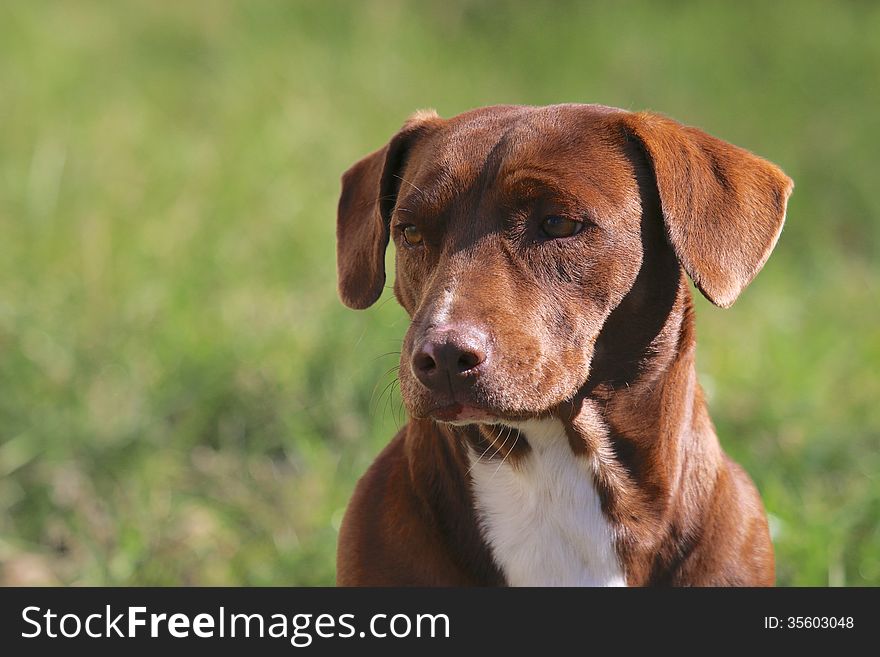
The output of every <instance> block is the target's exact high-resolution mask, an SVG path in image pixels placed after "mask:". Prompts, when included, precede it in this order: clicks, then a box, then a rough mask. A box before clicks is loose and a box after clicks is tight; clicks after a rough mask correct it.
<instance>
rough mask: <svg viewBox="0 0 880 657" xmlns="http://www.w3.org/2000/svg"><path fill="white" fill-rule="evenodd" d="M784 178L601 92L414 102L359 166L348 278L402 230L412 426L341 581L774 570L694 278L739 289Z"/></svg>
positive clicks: (375, 264) (350, 533) (741, 576)
mask: <svg viewBox="0 0 880 657" xmlns="http://www.w3.org/2000/svg"><path fill="white" fill-rule="evenodd" d="M792 186H793V185H792V182H791V180H790V179H789V178H788V177H786V175H785V174H784V173H783V172H782V171H780V170H779V169H778V168H777V167H776V166H774V165H773V164H771V163H769V162H767V161H765V160H762V159H760V158H759V157H757V156H755V155H752V154H751V153H749V152H747V151H745V150H742V149H740V148H737V147H735V146H732V145H730V144H728V143H725V142H723V141H720V140H718V139H715V138H714V137H711V136H709V135H707V134H705V133H703V132H701V131H699V130H696V129H694V128H689V127H684V126H682V125H680V124H678V123H676V122H674V121H671V120H669V119H667V118H664V117H661V116H658V115H655V114H649V113H638V114H634V113H630V112H626V111H622V110H617V109H613V108H610V107H603V106H599V105H555V106H550V107H517V106H498V107H487V108H484V109H478V110H474V111H471V112H467V113H465V114H461V115H460V116H457V117H455V118H452V119H448V120H444V119H441V118H440V117H438V116H437V115H436V114H435V113H434V112H419V113H417V114H416V115H414V116H413V117H412V118H410V119H409V121H407V122H406V124H405V125H404V126H403V128H402V130H401V131H400V132H398V133H397V134H396V135H395V136H394V137H393V138H392V139H391V141H390V142H389V144H388V145H387V146H385V147H384V148H382V149H381V150H379V151H376V152H375V153H373V154H372V155H369V156H367V157H366V158H364V159H363V160H361V161H360V162H358V163H357V164H355V165H354V166H353V167H352V168H351V169H349V170H348V171H347V172H346V173H345V175H344V176H343V179H342V196H341V199H340V201H339V216H338V224H337V240H338V241H337V255H338V270H339V292H340V295H341V297H342V300H343V301H344V302H345V303H346V304H347V305H348V306H350V307H352V308H366V307H367V306H370V305H371V304H372V303H373V302H375V301H376V299H377V298H378V297H379V295H380V294H381V292H382V289H383V286H384V282H385V272H384V252H385V247H386V246H387V244H388V241H389V239H393V240H394V243H395V246H396V252H397V261H396V262H397V268H396V269H397V271H396V278H395V282H394V293H395V296H396V297H397V299H398V301H399V302H400V303H401V304H402V305H403V307H404V308H405V309H406V311H407V312H408V313H409V315H410V317H411V319H412V323H411V325H410V327H409V330H408V331H407V334H406V337H405V339H404V342H403V349H402V352H401V360H400V374H399V376H400V385H401V392H402V395H403V400H404V402H405V404H406V407H407V409H408V411H409V414H410V416H411V419H410V421H409V422H408V424H407V425H406V426H405V427H404V428H403V429H402V430H401V431H400V433H399V434H398V435H397V436H396V437H395V438H394V440H393V441H392V442H391V444H390V445H388V447H387V448H386V449H385V450H384V451H383V452H382V454H381V455H380V456H379V457H378V458H377V460H376V461H375V463H373V465H372V467H371V468H370V469H369V471H368V472H367V473H366V474H365V475H364V476H363V478H362V479H361V480H360V482H359V483H358V486H357V489H356V491H355V493H354V497H353V498H352V500H351V503H350V504H349V507H348V511H347V513H346V516H345V520H344V522H343V525H342V528H341V531H340V536H339V551H338V563H337V566H338V569H337V573H338V574H337V579H338V583H339V584H342V585H422V586H437V585H501V584H509V585H551V586H553V585H631V586H634V585H646V584H671V585H769V584H772V583H773V581H774V562H773V549H772V546H771V543H770V537H769V533H768V529H767V520H766V518H765V515H764V510H763V507H762V504H761V500H760V498H759V496H758V493H757V491H756V490H755V487H754V486H753V484H752V483H751V481H750V480H749V478H748V476H747V475H746V474H745V472H743V470H742V469H741V468H740V467H739V466H737V465H736V464H735V463H733V462H732V461H731V460H730V459H729V458H728V457H727V456H726V455H725V454H724V452H723V451H722V450H721V447H720V446H719V444H718V439H717V437H716V436H715V431H714V429H713V426H712V423H711V421H710V419H709V416H708V414H707V411H706V406H705V404H704V401H703V395H702V392H701V390H700V387H699V385H698V383H697V379H696V373H695V368H694V340H695V337H694V323H693V311H692V301H691V296H690V290H689V287H688V285H687V280H686V278H685V275H684V272H687V274H689V275H690V277H691V278H692V279H693V281H694V283H696V285H697V287H698V288H699V289H700V291H701V292H702V293H703V294H704V295H705V296H706V297H707V298H709V300H711V301H712V302H713V303H715V304H717V305H719V306H723V307H727V306H729V305H730V304H732V303H733V302H734V300H735V299H736V297H737V296H738V295H739V293H740V292H741V291H742V289H743V288H744V287H745V286H746V285H747V284H748V283H749V282H750V281H751V280H752V278H753V277H754V276H755V275H756V274H757V272H758V271H759V270H760V269H761V267H762V266H763V264H764V262H765V261H766V260H767V257H768V256H769V255H770V251H771V250H772V249H773V246H774V244H775V243H776V240H777V238H778V237H779V233H780V231H781V229H782V224H783V221H784V219H785V208H786V203H787V200H788V196H789V194H790V193H791V190H792ZM682 270H683V271H682Z"/></svg>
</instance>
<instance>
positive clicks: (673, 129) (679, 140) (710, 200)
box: [622, 112, 794, 308]
mask: <svg viewBox="0 0 880 657" xmlns="http://www.w3.org/2000/svg"><path fill="white" fill-rule="evenodd" d="M622 120H623V121H624V124H625V128H626V130H627V132H629V133H631V134H632V135H633V136H635V138H636V139H637V140H638V141H639V142H641V144H642V146H643V148H644V150H645V153H646V155H647V157H648V160H649V162H650V164H651V166H652V168H653V171H654V178H655V179H656V181H657V191H658V192H659V195H660V206H661V210H662V212H663V220H664V222H665V224H666V233H667V236H668V238H669V242H670V243H671V244H672V248H673V249H674V250H675V254H676V255H677V256H678V260H679V262H681V264H682V266H683V267H684V268H685V271H687V273H688V275H690V277H691V279H693V281H694V283H695V284H696V286H697V287H698V288H699V289H700V291H701V292H702V293H703V294H704V295H705V296H706V298H707V299H709V300H710V301H711V302H712V303H714V304H715V305H717V306H721V307H722V308H727V307H728V306H730V305H731V304H732V303H733V302H734V301H735V300H736V298H737V297H738V296H739V294H740V292H742V290H743V289H744V288H745V287H746V285H748V284H749V283H750V282H751V280H752V279H753V278H754V277H755V275H756V274H757V273H758V272H759V271H760V270H761V267H763V266H764V263H765V262H766V261H767V258H768V257H769V256H770V252H771V251H772V250H773V247H774V246H775V245H776V240H777V239H779V233H780V232H781V231H782V224H783V222H784V221H785V208H786V203H787V202H788V197H789V195H790V194H791V190H792V189H793V188H794V183H793V182H792V181H791V179H790V178H789V177H788V176H786V175H785V174H784V173H783V172H782V171H781V170H780V169H779V168H778V167H777V166H775V165H774V164H772V163H770V162H768V161H767V160H764V159H762V158H760V157H758V156H757V155H753V154H752V153H750V152H748V151H746V150H744V149H742V148H738V147H736V146H734V145H732V144H728V143H727V142H725V141H722V140H720V139H716V138H715V137H712V136H710V135H707V134H706V133H705V132H702V131H701V130H697V129H696V128H690V127H685V126H683V125H681V124H679V123H677V122H675V121H672V120H670V119H667V118H665V117H663V116H659V115H657V114H652V113H648V112H642V113H638V114H625V115H624V116H623V118H622Z"/></svg>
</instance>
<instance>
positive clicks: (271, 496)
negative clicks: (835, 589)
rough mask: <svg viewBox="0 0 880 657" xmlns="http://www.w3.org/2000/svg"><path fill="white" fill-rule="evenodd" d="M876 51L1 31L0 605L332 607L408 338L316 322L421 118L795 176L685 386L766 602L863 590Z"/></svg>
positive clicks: (84, 5)
mask: <svg viewBox="0 0 880 657" xmlns="http://www.w3.org/2000/svg"><path fill="white" fill-rule="evenodd" d="M878 35H880V6H878V5H877V4H872V3H828V2H810V1H797V2H778V3H765V2H741V3H717V4H716V3H705V2H700V3H694V4H688V3H674V4H673V3H665V2H642V3H636V2H619V3H602V4H598V3H596V4H594V3H575V2H555V3H525V2H519V3H518V2H491V3H490V2H486V3H483V2H465V1H462V0H442V1H437V2H418V3H416V2H412V3H403V2H355V1H351V2H341V1H321V2H306V1H300V2H285V1H279V2H248V1H242V2H208V1H204V2H186V3H172V2H151V1H148V0H144V1H142V2H118V3H107V2H97V1H96V2H42V1H39V2H38V1H34V2H25V1H21V2H9V3H3V5H2V6H0V126H2V129H0V582H2V583H4V584H20V583H37V584H43V583H65V584H113V585H116V584H300V585H318V584H331V583H332V582H333V578H334V553H335V541H336V528H337V526H338V523H339V521H340V518H341V514H342V512H343V509H344V506H345V503H346V501H347V499H348V496H349V494H350V493H351V490H352V487H353V486H354V483H355V481H356V479H357V477H358V476H359V474H360V473H361V472H363V471H364V469H365V468H366V467H367V465H368V464H369V463H370V461H371V460H372V458H373V456H374V455H375V454H376V453H377V452H378V450H379V449H380V448H381V447H382V446H383V445H384V444H385V443H386V442H387V441H388V439H389V438H390V437H391V435H392V434H393V432H394V430H395V428H396V426H397V425H398V424H399V423H400V422H401V421H402V419H403V416H402V414H401V409H400V404H399V400H398V399H397V397H396V396H394V395H393V394H389V392H388V391H387V390H384V389H385V386H386V385H387V384H388V383H389V382H390V379H389V377H388V376H387V375H385V374H384V373H385V372H386V371H387V370H388V369H389V368H390V367H392V366H393V365H394V364H395V361H396V356H394V355H391V356H382V354H386V353H387V352H391V351H395V350H396V349H397V348H398V346H397V345H398V343H399V340H400V338H401V337H402V335H403V333H404V331H405V328H406V319H405V316H404V314H403V313H402V311H400V310H399V309H398V308H397V306H396V304H395V302H394V301H393V298H392V299H391V300H390V301H389V300H388V299H389V298H390V297H391V295H390V292H386V295H385V298H384V299H383V302H380V304H379V305H378V306H376V307H374V308H372V309H370V310H369V311H366V312H362V313H357V312H354V311H349V310H346V309H344V308H343V307H342V305H341V304H340V303H339V302H338V300H337V298H336V292H335V264H334V258H335V251H334V221H335V205H336V201H337V195H338V191H339V187H338V180H339V175H340V174H341V172H342V171H343V170H344V169H345V168H347V167H348V166H349V165H350V164H351V163H353V162H354V161H355V160H356V159H358V158H359V157H361V156H362V155H364V154H366V153H367V152H368V151H370V150H372V149H374V148H377V147H379V146H380V145H382V144H383V143H384V142H385V140H386V139H387V138H388V137H389V136H390V135H391V134H392V133H393V132H394V131H395V130H396V129H397V128H398V127H399V126H400V124H401V123H402V122H403V120H404V119H405V118H406V116H407V115H408V114H409V113H410V112H411V111H413V110H415V109H417V108H421V107H426V106H427V107H435V108H436V109H437V110H438V111H439V112H440V113H441V114H442V115H444V116H451V115H453V114H457V113H459V112H461V111H464V110H466V109H469V108H471V107H475V106H480V105H486V104H495V103H527V104H544V103H553V102H562V101H577V102H601V103H604V104H609V105H616V106H620V107H624V108H628V109H653V110H657V111H661V112H663V113H666V114H669V115H671V116H673V117H675V118H677V119H679V120H681V121H683V122H686V123H691V124H696V125H698V126H700V127H703V128H704V129H706V130H707V131H709V132H711V133H713V134H715V135H717V136H719V137H722V138H724V139H727V140H729V141H732V142H733V143H736V144H738V145H741V146H744V147H746V148H749V149H751V150H754V151H755V152H757V153H759V154H760V155H763V156H765V157H767V158H769V159H771V160H773V161H775V162H777V163H779V164H780V165H781V166H782V167H783V168H784V169H785V170H786V171H787V173H788V174H789V175H791V176H792V177H793V178H794V179H795V181H796V189H795V193H794V196H793V197H792V200H791V204H790V207H789V213H788V223H787V225H786V228H785V231H784V232H783V235H782V239H781V240H780V242H779V246H778V247H777V249H776V252H775V254H774V255H773V257H772V258H771V259H770V261H769V263H768V264H767V266H766V268H765V269H764V271H763V273H762V274H761V275H760V276H759V277H758V279H757V280H756V282H755V283H754V285H753V286H752V287H751V288H750V289H749V290H748V291H747V292H746V293H745V294H744V295H743V297H741V299H740V300H739V301H738V303H737V304H736V305H735V306H734V307H733V308H732V309H731V310H727V311H721V310H717V309H715V308H713V307H712V306H710V305H709V304H708V303H706V302H705V301H703V300H702V298H700V299H699V300H698V302H697V305H698V308H697V313H698V329H699V334H700V340H699V354H698V365H699V368H700V372H701V377H702V382H703V385H704V387H705V388H706V390H707V394H708V397H709V401H710V409H711V412H712V416H713V418H714V420H715V422H716V424H717V428H718V432H719V435H720V436H721V440H722V443H723V445H724V446H725V448H726V449H727V450H728V451H729V452H730V453H731V454H732V456H734V458H736V459H737V460H739V461H740V462H741V463H742V464H743V465H744V466H745V468H746V469H747V470H748V472H749V473H750V474H751V475H752V477H753V478H754V479H755V481H756V483H757V485H758V487H759V488H760V490H761V493H762V495H763V497H764V500H765V503H766V506H767V509H768V511H769V512H770V514H771V520H772V525H773V533H774V540H775V543H776V548H777V563H778V581H779V583H780V584H784V585H877V584H880V558H878V557H880V478H878V477H880V449H878V447H880V407H878V399H880V377H878V372H877V369H878V366H880V303H878V301H880V278H878V274H880V261H878V244H880V222H878V217H880V195H878V193H877V182H878V165H877V144H878V137H880V112H878V107H880V84H878V79H880V78H878V74H880V38H878Z"/></svg>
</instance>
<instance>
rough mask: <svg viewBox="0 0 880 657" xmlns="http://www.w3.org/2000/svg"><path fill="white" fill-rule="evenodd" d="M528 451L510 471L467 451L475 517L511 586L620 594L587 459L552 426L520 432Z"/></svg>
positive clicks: (620, 580)
mask: <svg viewBox="0 0 880 657" xmlns="http://www.w3.org/2000/svg"><path fill="white" fill-rule="evenodd" d="M518 428H519V430H520V432H521V433H522V434H524V435H525V436H526V438H527V439H528V441H529V445H530V446H531V450H530V451H529V453H528V455H527V456H526V457H524V458H523V459H520V460H519V462H518V463H517V464H516V465H515V466H514V465H511V464H510V463H500V464H499V462H498V461H497V459H493V460H487V459H480V455H479V454H477V453H474V452H473V450H471V453H470V459H471V479H472V486H473V491H474V500H475V504H476V509H477V515H478V518H479V521H480V524H481V528H482V531H483V536H484V538H485V539H486V541H487V542H488V544H489V546H490V548H491V550H492V553H493V556H494V558H495V561H496V563H497V564H498V565H499V567H500V568H501V570H502V572H503V573H504V576H505V579H506V580H507V583H508V584H510V585H511V586H626V578H625V575H624V572H623V569H622V568H621V565H620V561H619V559H618V557H617V553H616V550H615V548H614V532H613V529H612V527H611V525H610V524H609V522H608V520H607V519H606V517H605V515H604V514H603V513H602V508H601V504H600V500H599V496H598V494H597V492H596V488H595V486H594V483H593V481H594V480H593V474H592V469H591V464H590V461H589V459H587V458H586V457H580V456H575V455H574V454H573V453H572V451H571V448H570V447H569V444H568V439H567V436H566V435H565V431H564V429H563V427H562V425H561V423H560V422H559V421H558V420H530V421H528V422H523V423H522V424H521V425H520V426H519V427H518Z"/></svg>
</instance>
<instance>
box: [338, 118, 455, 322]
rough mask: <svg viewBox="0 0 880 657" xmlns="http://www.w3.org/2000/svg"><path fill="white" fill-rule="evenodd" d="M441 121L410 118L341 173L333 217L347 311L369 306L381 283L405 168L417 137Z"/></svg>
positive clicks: (339, 284)
mask: <svg viewBox="0 0 880 657" xmlns="http://www.w3.org/2000/svg"><path fill="white" fill-rule="evenodd" d="M440 121H441V119H440V117H439V116H437V113H436V112H434V111H433V110H421V111H419V112H416V113H415V114H413V115H412V116H411V117H410V118H409V119H408V120H407V122H406V123H405V124H404V125H403V128H401V129H400V131H399V132H398V133H397V134H396V135H394V136H393V137H392V138H391V141H389V142H388V144H386V145H385V146H383V147H382V148H380V149H379V150H378V151H375V152H374V153H371V154H370V155H367V156H366V157H365V158H363V159H362V160H360V161H358V162H356V163H355V164H354V165H353V166H352V167H351V168H350V169H349V170H348V171H346V172H345V173H344V174H342V194H341V195H340V197H339V207H338V211H337V215H336V272H337V275H338V286H339V296H340V298H341V299H342V301H343V303H344V304H345V305H346V306H348V307H349V308H357V309H363V308H367V307H369V306H371V305H373V303H375V301H376V299H378V298H379V297H380V296H381V295H382V288H383V287H384V285H385V247H387V246H388V239H389V237H390V232H389V223H390V221H391V213H392V212H393V211H394V206H395V204H396V203H397V192H398V190H399V189H400V183H401V180H402V177H401V176H402V175H403V169H404V167H405V166H406V161H407V157H408V155H409V152H410V151H411V150H412V147H413V144H414V142H415V140H416V139H418V138H420V137H421V136H423V135H425V134H427V133H428V132H429V131H430V130H431V128H432V127H435V126H436V124H437V123H439V122H440Z"/></svg>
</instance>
